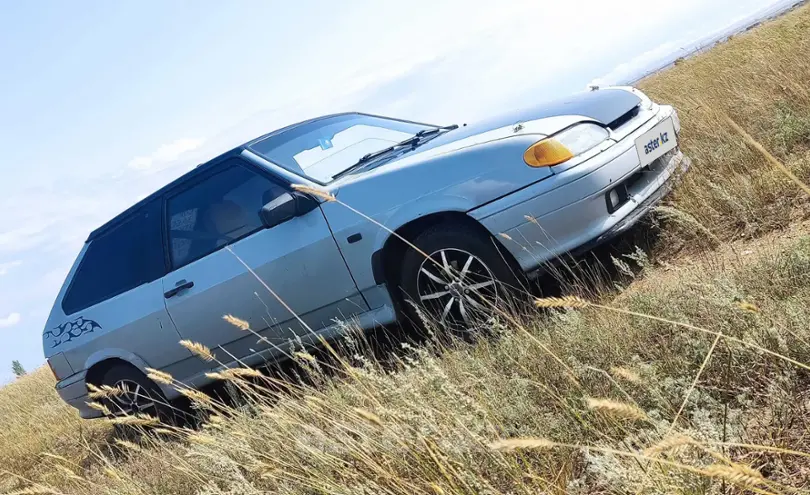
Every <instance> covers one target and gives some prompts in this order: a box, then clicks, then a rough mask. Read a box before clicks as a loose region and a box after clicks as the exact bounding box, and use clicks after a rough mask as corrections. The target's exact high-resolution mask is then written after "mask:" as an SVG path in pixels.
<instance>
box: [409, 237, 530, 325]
mask: <svg viewBox="0 0 810 495" xmlns="http://www.w3.org/2000/svg"><path fill="white" fill-rule="evenodd" d="M413 244H414V246H416V247H417V248H419V250H416V249H413V247H408V248H406V253H405V256H404V258H403V261H402V270H401V272H400V273H401V276H400V284H399V285H400V288H401V291H402V296H403V298H404V299H405V300H404V309H405V311H407V313H408V316H410V317H411V318H412V319H413V320H414V321H416V322H420V323H422V324H423V325H424V324H428V325H429V324H430V323H434V324H435V323H438V324H439V326H440V327H445V328H447V329H449V330H452V331H459V330H460V331H463V332H468V331H470V330H477V329H480V328H481V327H483V326H484V325H485V323H486V321H489V319H490V318H491V317H492V316H493V315H495V314H497V313H498V312H499V311H504V310H507V311H508V309H507V305H505V303H512V302H513V301H514V299H515V298H516V297H517V298H519V297H520V294H521V293H525V291H524V290H523V288H524V287H526V283H525V278H524V276H523V272H522V271H520V269H519V268H515V267H516V265H517V264H516V263H513V262H511V260H512V258H511V255H510V254H509V253H508V252H505V251H504V250H503V248H501V247H500V244H499V243H498V242H497V241H496V240H495V239H494V238H493V237H492V236H491V235H488V234H483V233H481V232H480V231H479V230H478V229H475V228H471V227H469V226H466V225H459V224H450V223H442V224H438V225H434V226H432V227H430V228H428V229H427V230H425V231H424V232H422V233H421V234H419V235H418V236H417V237H416V238H415V239H414V241H413ZM420 251H421V252H420ZM442 253H444V257H442ZM425 255H428V256H430V258H431V260H432V261H431V260H427V259H426V258H425ZM448 265H449V266H450V270H448V269H447V266H448ZM465 267H466V268H467V271H466V273H465ZM490 279H491V281H492V282H493V283H492V284H491V285H487V284H488V283H489V280H490ZM431 291H433V292H431ZM451 299H452V301H451ZM488 300H489V303H487V301H488ZM426 318H427V320H428V321H427V322H426V321H424V320H425V319H426Z"/></svg>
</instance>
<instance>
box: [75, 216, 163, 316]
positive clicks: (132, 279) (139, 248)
mask: <svg viewBox="0 0 810 495" xmlns="http://www.w3.org/2000/svg"><path fill="white" fill-rule="evenodd" d="M165 271H166V265H165V261H164V258H163V240H162V239H161V211H160V202H159V201H154V202H152V203H150V204H148V205H147V206H145V207H144V208H142V209H140V210H139V211H138V212H137V213H135V214H133V215H132V216H130V217H129V218H127V219H125V220H124V221H123V222H121V223H120V224H119V225H117V226H116V227H115V228H113V229H112V230H110V231H109V232H105V233H103V234H101V235H100V236H99V237H96V238H95V239H93V240H91V241H90V245H89V246H88V247H87V251H86V252H85V254H84V257H83V258H82V261H81V262H80V263H79V268H78V269H77V270H76V274H75V275H74V276H73V280H71V282H70V285H69V287H68V291H67V293H66V294H65V297H64V299H63V300H62V309H63V310H64V311H65V314H68V315H70V314H73V313H76V312H77V311H81V310H83V309H85V308H88V307H90V306H93V305H94V304H98V303H100V302H102V301H105V300H107V299H109V298H111V297H113V296H117V295H118V294H121V293H124V292H126V291H128V290H130V289H134V288H135V287H138V286H139V285H142V284H145V283H147V282H151V281H153V280H156V279H158V278H160V277H162V276H163V275H164V273H165Z"/></svg>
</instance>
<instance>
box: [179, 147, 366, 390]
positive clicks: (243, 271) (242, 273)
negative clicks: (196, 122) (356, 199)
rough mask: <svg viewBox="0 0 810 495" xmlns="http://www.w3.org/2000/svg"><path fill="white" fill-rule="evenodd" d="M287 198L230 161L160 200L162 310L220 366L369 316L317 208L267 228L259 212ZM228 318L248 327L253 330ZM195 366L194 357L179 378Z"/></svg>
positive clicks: (269, 180)
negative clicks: (165, 263) (164, 256)
mask: <svg viewBox="0 0 810 495" xmlns="http://www.w3.org/2000/svg"><path fill="white" fill-rule="evenodd" d="M288 192H289V190H288V187H287V186H286V185H285V184H284V183H283V182H281V180H279V179H277V178H275V177H273V176H271V175H270V174H269V173H268V172H266V171H260V170H257V169H256V168H254V167H253V166H252V165H251V164H248V163H247V162H245V161H243V160H242V159H240V158H237V157H231V158H228V159H226V160H224V161H222V162H221V163H219V164H217V165H216V166H214V167H212V168H211V169H210V170H207V171H206V172H205V173H204V174H203V175H201V176H200V177H198V178H197V179H196V180H194V181H192V182H190V183H188V184H186V185H183V186H181V187H180V188H179V189H176V190H174V191H171V192H169V193H168V194H167V196H166V198H165V201H166V207H165V209H166V218H165V221H164V223H165V228H166V239H167V242H168V246H167V248H168V256H169V263H170V269H171V271H170V273H168V274H167V275H166V276H165V277H164V278H163V289H164V293H165V294H164V295H165V298H166V307H167V309H168V311H169V315H170V316H171V318H172V321H173V322H174V324H175V326H176V327H177V330H178V331H179V332H180V334H181V335H182V336H183V337H184V338H186V339H188V340H192V341H195V342H199V343H202V344H205V345H206V346H208V347H210V348H211V349H213V350H214V353H215V354H216V356H217V359H218V361H220V362H222V363H226V362H230V361H232V360H234V359H243V358H248V359H249V357H250V356H253V357H254V358H255V356H256V353H258V352H259V351H267V350H270V351H272V352H271V354H272V353H281V352H285V351H289V348H290V346H289V341H290V340H291V339H295V338H303V339H307V338H311V337H312V335H311V334H312V333H313V332H314V333H317V332H318V331H319V330H321V329H323V328H324V327H328V326H330V325H333V324H334V320H335V319H343V320H345V319H347V318H350V317H352V316H354V315H356V314H359V313H362V312H365V311H367V310H368V306H367V305H366V303H365V301H364V300H363V298H362V296H361V295H360V294H359V291H358V290H357V287H356V285H355V283H354V281H353V279H352V277H351V275H350V273H349V270H348V268H347V266H346V263H345V262H344V260H343V257H342V256H341V253H340V251H339V250H338V247H337V244H336V243H335V240H334V238H333V237H332V234H331V231H330V229H329V226H328V225H327V223H326V219H325V218H324V215H323V212H322V211H321V209H320V208H315V209H314V210H312V211H309V212H308V213H306V214H304V215H300V216H295V217H293V218H290V219H288V220H286V221H284V222H282V223H281V224H278V225H275V226H273V227H272V228H265V227H264V225H263V223H262V220H261V217H260V211H261V208H262V206H263V205H265V204H267V203H269V202H271V201H273V200H274V199H277V198H279V197H280V196H281V195H283V194H285V193H288ZM246 265H247V266H246ZM248 267H249V268H250V269H248ZM265 285H266V286H265ZM288 308H289V309H288ZM225 315H232V316H235V317H237V318H240V319H242V320H244V321H247V322H248V324H249V325H250V329H251V330H252V332H251V331H246V330H244V329H240V328H238V327H237V326H235V325H233V324H231V323H229V322H227V321H226V320H225V319H223V317H224V316H225ZM299 318H300V320H301V321H303V322H305V324H306V326H307V327H309V329H312V331H313V332H310V331H309V329H308V328H306V327H304V326H302V325H301V324H300V323H299ZM254 332H255V333H254ZM256 334H258V335H256ZM249 364H252V363H249ZM209 366H210V365H209ZM200 367H201V361H200V360H199V359H195V360H191V361H190V362H189V363H185V368H186V369H184V370H178V372H179V373H181V374H186V376H188V374H190V373H193V371H194V369H199V368H200Z"/></svg>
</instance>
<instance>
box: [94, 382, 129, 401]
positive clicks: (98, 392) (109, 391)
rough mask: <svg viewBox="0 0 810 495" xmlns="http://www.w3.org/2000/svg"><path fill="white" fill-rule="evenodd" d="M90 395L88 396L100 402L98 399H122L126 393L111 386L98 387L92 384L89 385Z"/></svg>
mask: <svg viewBox="0 0 810 495" xmlns="http://www.w3.org/2000/svg"><path fill="white" fill-rule="evenodd" d="M87 390H88V394H87V396H88V397H89V398H91V399H94V400H98V399H112V398H115V397H120V396H121V395H122V394H123V393H124V391H123V390H122V389H120V388H117V387H111V386H110V385H102V386H100V387H97V386H96V385H93V384H92V383H88V384H87Z"/></svg>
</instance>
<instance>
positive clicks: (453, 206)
mask: <svg viewBox="0 0 810 495" xmlns="http://www.w3.org/2000/svg"><path fill="white" fill-rule="evenodd" d="M473 208H475V205H474V204H473V203H472V201H470V200H469V198H465V197H462V196H457V195H452V194H438V195H431V196H423V197H421V198H419V199H417V200H415V201H412V202H410V203H408V204H405V205H403V206H401V207H399V208H395V209H393V210H391V211H389V212H388V213H389V214H390V216H388V217H387V218H386V219H385V221H384V222H380V223H382V224H383V225H385V226H386V227H388V228H389V229H391V230H393V231H396V230H397V229H399V228H400V227H402V226H403V225H405V224H407V223H410V222H412V221H414V220H418V219H420V218H422V217H425V216H427V215H431V214H433V213H444V212H459V213H467V212H468V211H470V210H472V209H473ZM375 227H376V226H375ZM391 235H392V234H391V233H390V232H388V231H387V230H385V229H381V228H379V227H377V235H376V236H375V237H374V244H373V246H374V247H373V249H372V252H376V251H379V250H380V249H382V247H383V246H384V245H385V242H386V241H387V240H388V238H389V237H390V236H391Z"/></svg>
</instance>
